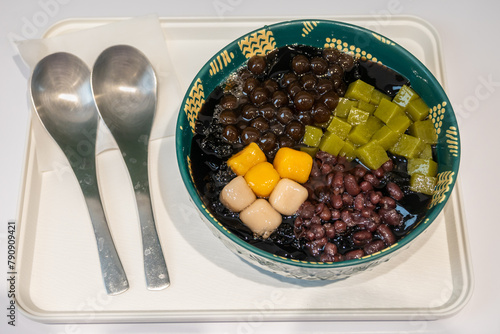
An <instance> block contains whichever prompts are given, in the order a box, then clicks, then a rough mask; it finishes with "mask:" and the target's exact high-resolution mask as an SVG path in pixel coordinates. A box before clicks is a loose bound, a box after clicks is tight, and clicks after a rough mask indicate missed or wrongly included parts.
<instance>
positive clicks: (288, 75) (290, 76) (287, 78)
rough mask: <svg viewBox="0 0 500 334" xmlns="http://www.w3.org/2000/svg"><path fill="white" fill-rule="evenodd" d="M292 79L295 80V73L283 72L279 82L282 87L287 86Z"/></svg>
mask: <svg viewBox="0 0 500 334" xmlns="http://www.w3.org/2000/svg"><path fill="white" fill-rule="evenodd" d="M294 81H297V76H296V75H295V74H293V73H291V72H289V73H285V74H284V75H283V77H282V78H281V81H280V82H281V86H282V87H288V85H289V84H291V83H292V82H294Z"/></svg>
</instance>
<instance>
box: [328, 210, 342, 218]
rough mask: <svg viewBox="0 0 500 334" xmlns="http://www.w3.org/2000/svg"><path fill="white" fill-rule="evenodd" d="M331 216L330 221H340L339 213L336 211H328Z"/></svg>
mask: <svg viewBox="0 0 500 334" xmlns="http://www.w3.org/2000/svg"><path fill="white" fill-rule="evenodd" d="M330 212H331V214H332V216H331V217H330V219H331V220H336V219H340V211H339V210H337V209H333V210H330Z"/></svg>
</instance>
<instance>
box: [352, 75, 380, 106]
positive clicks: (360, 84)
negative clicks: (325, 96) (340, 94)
mask: <svg viewBox="0 0 500 334" xmlns="http://www.w3.org/2000/svg"><path fill="white" fill-rule="evenodd" d="M374 89H375V87H373V86H372V85H370V84H367V83H366V82H364V81H363V80H361V79H358V80H356V81H354V82H353V83H351V84H349V87H347V91H346V93H345V95H344V96H345V97H347V98H351V99H355V100H360V101H365V102H370V100H371V97H372V92H373V91H374Z"/></svg>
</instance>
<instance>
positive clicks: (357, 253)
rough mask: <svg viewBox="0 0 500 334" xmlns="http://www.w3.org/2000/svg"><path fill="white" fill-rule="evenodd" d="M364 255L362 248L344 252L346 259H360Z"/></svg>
mask: <svg viewBox="0 0 500 334" xmlns="http://www.w3.org/2000/svg"><path fill="white" fill-rule="evenodd" d="M363 256H365V252H364V251H363V250H362V249H355V250H352V251H349V252H347V253H345V254H344V258H345V259H346V260H353V259H360V258H362V257H363Z"/></svg>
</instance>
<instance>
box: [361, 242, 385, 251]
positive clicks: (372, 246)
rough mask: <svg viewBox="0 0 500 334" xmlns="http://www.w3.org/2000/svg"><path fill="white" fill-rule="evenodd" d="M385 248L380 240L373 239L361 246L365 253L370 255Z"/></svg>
mask: <svg viewBox="0 0 500 334" xmlns="http://www.w3.org/2000/svg"><path fill="white" fill-rule="evenodd" d="M384 248H385V244H384V242H383V241H382V240H374V241H372V242H370V243H368V244H367V245H365V246H364V247H363V250H364V251H365V253H366V255H370V254H373V253H376V252H380V251H381V250H382V249H384Z"/></svg>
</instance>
